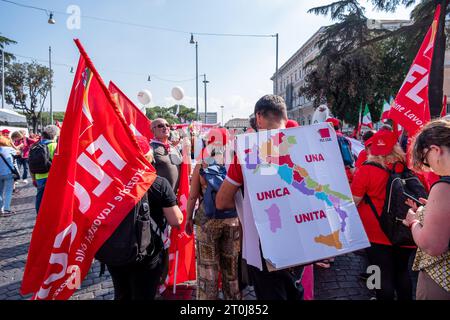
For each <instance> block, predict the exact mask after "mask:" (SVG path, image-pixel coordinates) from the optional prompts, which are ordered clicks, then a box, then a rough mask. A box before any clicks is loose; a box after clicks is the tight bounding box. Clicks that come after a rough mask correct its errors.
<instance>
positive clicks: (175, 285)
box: [173, 250, 178, 294]
mask: <svg viewBox="0 0 450 320" xmlns="http://www.w3.org/2000/svg"><path fill="white" fill-rule="evenodd" d="M177 271H178V250H177V251H176V252H175V271H174V275H173V294H175V293H176V292H177Z"/></svg>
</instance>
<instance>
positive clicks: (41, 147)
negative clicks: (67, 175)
mask: <svg viewBox="0 0 450 320" xmlns="http://www.w3.org/2000/svg"><path fill="white" fill-rule="evenodd" d="M49 143H52V142H47V143H41V142H40V141H39V142H36V143H35V144H33V145H32V146H31V149H30V153H29V155H28V165H29V168H30V172H31V173H33V174H36V173H47V172H49V171H50V167H51V166H52V160H50V151H49V150H48V144H49Z"/></svg>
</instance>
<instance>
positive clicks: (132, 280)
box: [107, 259, 162, 300]
mask: <svg viewBox="0 0 450 320" xmlns="http://www.w3.org/2000/svg"><path fill="white" fill-rule="evenodd" d="M107 267H108V270H109V273H110V274H111V278H112V281H113V285H114V300H154V299H155V295H156V290H157V289H158V285H159V283H160V277H161V273H162V263H161V261H159V262H158V263H156V265H155V263H151V262H150V261H149V259H144V260H143V261H141V262H138V263H134V264H130V265H126V266H120V267H117V266H110V265H107Z"/></svg>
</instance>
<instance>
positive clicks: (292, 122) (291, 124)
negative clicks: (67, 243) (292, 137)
mask: <svg viewBox="0 0 450 320" xmlns="http://www.w3.org/2000/svg"><path fill="white" fill-rule="evenodd" d="M295 127H300V125H299V124H298V122H297V121H295V120H291V119H289V120H288V121H287V122H286V128H295Z"/></svg>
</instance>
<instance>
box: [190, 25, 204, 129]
mask: <svg viewBox="0 0 450 320" xmlns="http://www.w3.org/2000/svg"><path fill="white" fill-rule="evenodd" d="M189 43H190V44H195V119H196V120H197V121H198V43H197V41H194V34H192V33H191V41H189ZM205 117H206V115H205Z"/></svg>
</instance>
